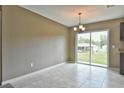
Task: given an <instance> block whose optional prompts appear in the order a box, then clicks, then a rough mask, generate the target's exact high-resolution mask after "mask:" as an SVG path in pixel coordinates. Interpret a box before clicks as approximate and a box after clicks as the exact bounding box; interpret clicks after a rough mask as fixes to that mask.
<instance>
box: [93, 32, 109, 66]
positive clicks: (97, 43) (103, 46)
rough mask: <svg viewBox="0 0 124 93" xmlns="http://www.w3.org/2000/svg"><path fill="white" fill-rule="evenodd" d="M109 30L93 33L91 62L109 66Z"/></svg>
mask: <svg viewBox="0 0 124 93" xmlns="http://www.w3.org/2000/svg"><path fill="white" fill-rule="evenodd" d="M107 35H108V32H107V31H102V32H101V31H100V32H92V33H91V64H92V65H98V66H107V61H108V60H107V53H108V52H107V49H108V43H107V40H108V39H107V37H108V36H107Z"/></svg>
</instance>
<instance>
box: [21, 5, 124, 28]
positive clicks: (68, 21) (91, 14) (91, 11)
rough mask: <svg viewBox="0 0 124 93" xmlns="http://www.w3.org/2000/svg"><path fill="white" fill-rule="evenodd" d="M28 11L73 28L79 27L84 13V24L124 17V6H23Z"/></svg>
mask: <svg viewBox="0 0 124 93" xmlns="http://www.w3.org/2000/svg"><path fill="white" fill-rule="evenodd" d="M21 7H24V8H26V9H28V10H31V11H33V12H35V13H38V14H40V15H42V16H45V17H47V18H49V19H51V20H54V21H56V22H58V23H61V24H63V25H65V26H68V27H71V26H74V25H77V24H78V22H79V20H78V13H79V12H82V20H81V22H82V23H83V24H88V23H94V22H99V21H105V20H110V19H116V18H121V17H124V5H115V6H112V7H110V8H107V6H105V5H23V6H21Z"/></svg>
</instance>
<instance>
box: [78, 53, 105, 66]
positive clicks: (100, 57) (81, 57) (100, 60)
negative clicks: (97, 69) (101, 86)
mask: <svg viewBox="0 0 124 93" xmlns="http://www.w3.org/2000/svg"><path fill="white" fill-rule="evenodd" d="M91 60H92V63H95V64H101V65H106V64H107V55H106V53H104V52H97V53H92V59H91ZM78 61H82V62H89V53H88V52H80V53H78Z"/></svg>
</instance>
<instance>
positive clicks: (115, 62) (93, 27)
mask: <svg viewBox="0 0 124 93" xmlns="http://www.w3.org/2000/svg"><path fill="white" fill-rule="evenodd" d="M120 22H124V18H119V19H114V20H108V21H103V22H97V23H91V24H86V25H85V27H86V31H101V30H104V29H108V30H109V66H110V67H119V65H120V62H119V47H120ZM75 34H76V32H74V31H73V28H70V41H71V42H70V56H69V60H71V61H72V62H74V61H75V47H74V45H75ZM112 45H115V48H112Z"/></svg>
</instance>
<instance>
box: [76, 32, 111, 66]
mask: <svg viewBox="0 0 124 93" xmlns="http://www.w3.org/2000/svg"><path fill="white" fill-rule="evenodd" d="M108 41H109V40H108V31H106V30H105V31H97V32H85V33H78V34H77V43H76V62H77V63H83V64H89V65H95V66H102V67H107V66H108V53H109V52H108V48H109V44H108Z"/></svg>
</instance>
